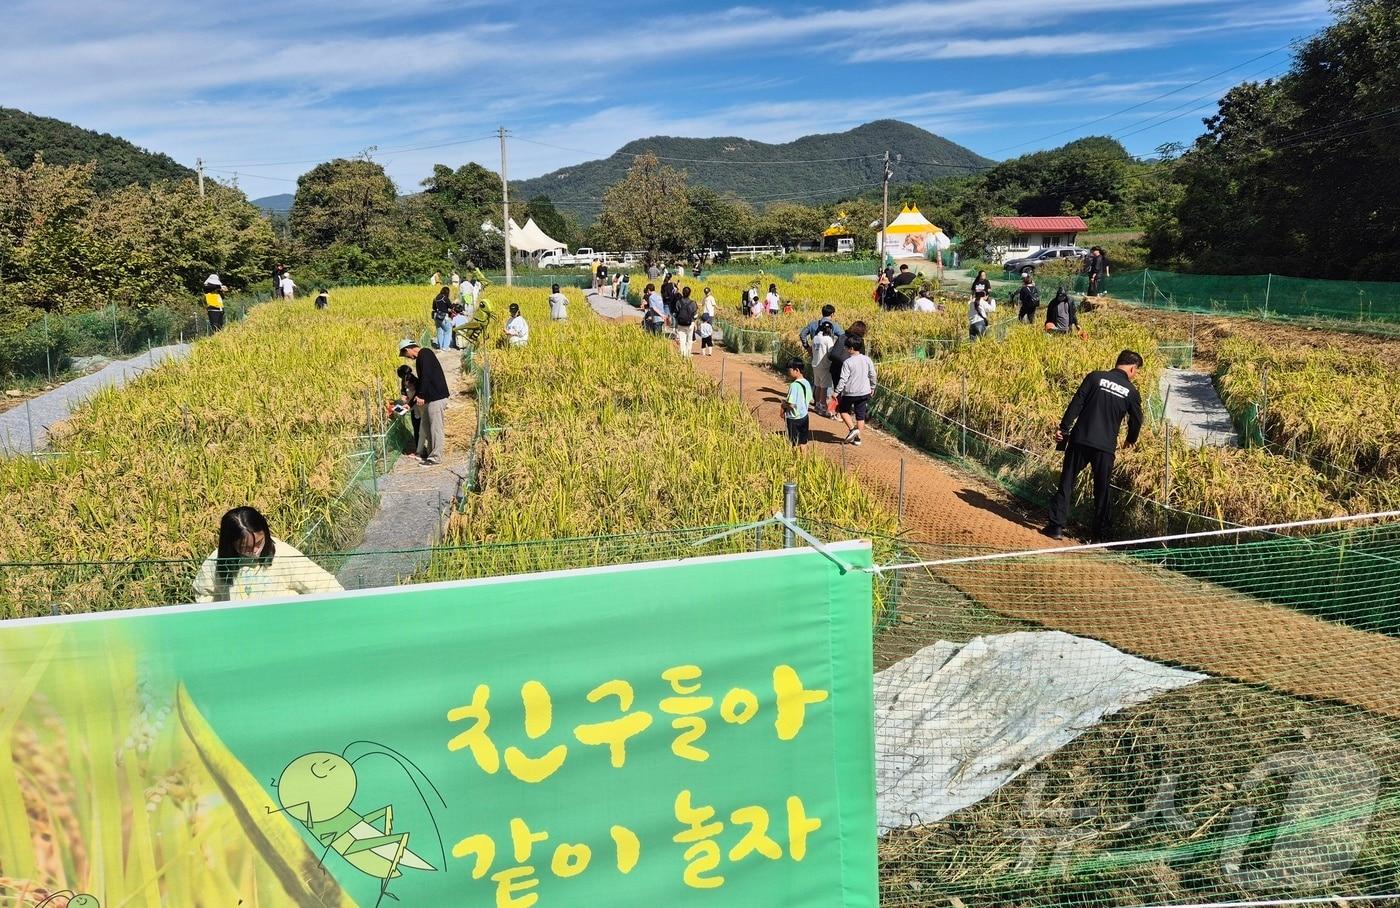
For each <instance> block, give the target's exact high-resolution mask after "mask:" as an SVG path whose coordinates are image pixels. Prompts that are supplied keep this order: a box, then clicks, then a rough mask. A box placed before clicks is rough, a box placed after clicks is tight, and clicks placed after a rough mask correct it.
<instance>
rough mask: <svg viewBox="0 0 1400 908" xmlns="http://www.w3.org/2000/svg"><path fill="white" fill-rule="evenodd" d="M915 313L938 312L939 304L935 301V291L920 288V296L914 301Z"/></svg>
mask: <svg viewBox="0 0 1400 908" xmlns="http://www.w3.org/2000/svg"><path fill="white" fill-rule="evenodd" d="M914 311H915V312H937V311H938V304H937V303H935V302H934V301H933V291H932V289H931V288H929V287H927V286H925V287H922V288H920V290H919V296H918V298H917V299H915V300H914Z"/></svg>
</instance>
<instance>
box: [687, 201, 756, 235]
mask: <svg viewBox="0 0 1400 908" xmlns="http://www.w3.org/2000/svg"><path fill="white" fill-rule="evenodd" d="M690 218H691V225H692V231H693V234H694V237H695V245H696V246H697V247H699V248H701V249H723V248H724V247H726V246H746V245H748V243H749V241H750V240H751V239H753V232H754V226H755V220H754V213H753V209H752V208H750V207H749V205H748V203H747V202H744V201H741V200H739V199H736V198H734V197H733V196H726V195H720V194H719V193H718V192H715V191H714V190H713V189H710V188H709V187H707V186H692V187H691V188H690Z"/></svg>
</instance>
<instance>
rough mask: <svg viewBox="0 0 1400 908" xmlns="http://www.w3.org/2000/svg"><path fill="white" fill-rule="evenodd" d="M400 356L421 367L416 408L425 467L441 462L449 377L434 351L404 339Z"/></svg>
mask: <svg viewBox="0 0 1400 908" xmlns="http://www.w3.org/2000/svg"><path fill="white" fill-rule="evenodd" d="M399 356H402V357H404V358H405V359H411V360H413V361H414V362H415V363H417V365H418V396H417V397H415V398H413V406H414V409H415V410H416V411H417V413H418V416H419V419H420V420H421V422H420V424H419V431H418V460H419V463H421V464H422V465H423V466H425V467H429V466H433V465H434V464H439V463H442V443H443V442H442V422H443V417H444V415H445V412H446V410H447V396H448V392H447V377H446V376H445V375H443V374H442V364H441V363H439V362H438V359H437V356H436V355H434V353H433V351H431V350H424V349H423V348H422V347H420V346H418V342H417V341H414V340H409V339H407V338H405V339H404V340H403V341H401V342H400V343H399Z"/></svg>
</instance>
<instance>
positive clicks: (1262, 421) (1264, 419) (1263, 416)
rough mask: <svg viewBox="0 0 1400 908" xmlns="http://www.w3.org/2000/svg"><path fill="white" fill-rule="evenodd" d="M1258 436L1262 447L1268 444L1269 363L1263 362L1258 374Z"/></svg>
mask: <svg viewBox="0 0 1400 908" xmlns="http://www.w3.org/2000/svg"><path fill="white" fill-rule="evenodd" d="M1259 397H1260V402H1259V438H1260V440H1261V442H1262V443H1263V445H1264V447H1266V448H1267V447H1268V446H1269V438H1268V433H1267V431H1266V429H1267V426H1268V421H1269V364H1268V363H1265V364H1264V366H1263V370H1262V371H1261V372H1260V374H1259Z"/></svg>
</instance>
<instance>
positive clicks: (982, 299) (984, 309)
mask: <svg viewBox="0 0 1400 908" xmlns="http://www.w3.org/2000/svg"><path fill="white" fill-rule="evenodd" d="M996 308H997V301H996V300H994V299H992V297H991V294H989V293H983V292H982V291H980V290H979V291H977V292H976V293H974V294H973V295H972V299H971V300H969V301H968V304H967V336H968V337H970V338H972V339H973V340H976V339H977V338H979V337H981V336H982V335H983V334H986V333H987V322H988V320H989V319H990V318H991V317H992V313H993V312H995V311H996Z"/></svg>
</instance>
